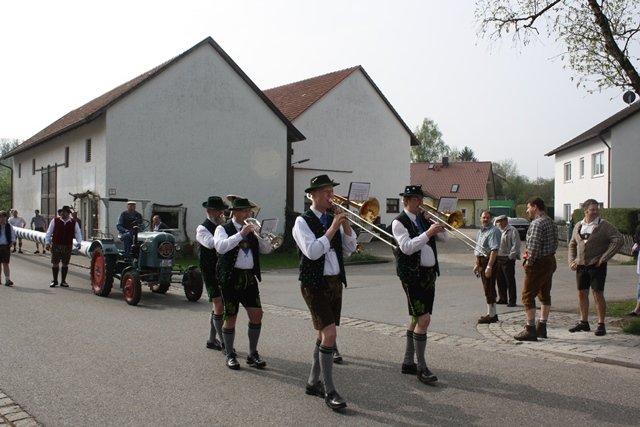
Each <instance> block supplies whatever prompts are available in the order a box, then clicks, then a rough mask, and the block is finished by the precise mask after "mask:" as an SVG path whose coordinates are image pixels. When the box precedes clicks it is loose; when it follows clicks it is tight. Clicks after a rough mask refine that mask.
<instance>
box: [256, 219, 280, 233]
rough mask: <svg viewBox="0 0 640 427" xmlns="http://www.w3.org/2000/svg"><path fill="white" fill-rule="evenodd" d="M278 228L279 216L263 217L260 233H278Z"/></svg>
mask: <svg viewBox="0 0 640 427" xmlns="http://www.w3.org/2000/svg"><path fill="white" fill-rule="evenodd" d="M277 228H278V218H269V219H263V220H262V224H260V234H268V233H272V234H276V229H277Z"/></svg>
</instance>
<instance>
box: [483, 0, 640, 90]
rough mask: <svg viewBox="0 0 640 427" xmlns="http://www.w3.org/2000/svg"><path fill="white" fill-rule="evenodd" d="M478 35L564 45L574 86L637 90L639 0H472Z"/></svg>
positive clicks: (527, 42) (566, 64) (565, 58)
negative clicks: (540, 39) (549, 40)
mask: <svg viewBox="0 0 640 427" xmlns="http://www.w3.org/2000/svg"><path fill="white" fill-rule="evenodd" d="M475 16H476V20H477V21H478V22H479V24H480V29H479V35H480V36H481V37H488V38H490V39H492V40H497V39H501V38H503V37H505V36H507V35H508V34H511V35H512V37H513V40H514V41H515V42H519V43H522V44H523V45H527V44H529V43H530V42H531V41H532V39H533V38H537V37H539V36H540V32H541V31H540V29H543V32H544V33H545V34H546V36H547V37H552V38H553V37H555V40H556V41H557V42H561V43H563V44H564V46H565V48H566V51H565V52H564V53H562V54H560V58H561V59H562V60H563V61H565V67H567V66H568V67H569V68H570V69H571V70H573V71H574V72H575V74H576V77H577V78H576V77H571V80H572V81H573V80H576V83H577V86H578V87H582V88H584V89H586V90H587V91H588V92H590V93H592V92H594V90H595V89H597V90H601V89H607V88H619V89H620V90H622V91H624V90H627V89H629V88H633V91H634V92H636V93H638V94H640V76H639V75H638V72H637V70H636V67H635V63H636V62H637V61H638V56H637V52H638V47H639V46H638V32H640V0H606V1H605V0H601V1H597V0H476V9H475Z"/></svg>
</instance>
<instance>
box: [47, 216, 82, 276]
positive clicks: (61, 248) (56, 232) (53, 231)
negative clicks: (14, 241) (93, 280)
mask: <svg viewBox="0 0 640 427" xmlns="http://www.w3.org/2000/svg"><path fill="white" fill-rule="evenodd" d="M74 236H75V239H76V248H78V249H79V248H80V242H81V241H82V233H81V232H80V226H79V225H78V223H77V222H76V220H74V219H73V218H72V217H71V208H70V207H69V206H63V207H62V209H60V216H57V217H55V218H53V219H52V220H51V222H50V223H49V228H48V229H47V235H46V236H45V243H46V246H45V248H46V250H48V251H51V271H52V273H53V280H52V281H51V284H50V285H49V287H50V288H55V287H56V286H58V271H59V270H60V269H59V266H60V263H62V281H61V282H60V286H61V287H63V288H68V287H69V285H68V284H67V281H66V280H67V272H68V271H69V260H70V259H71V250H72V248H73V238H74Z"/></svg>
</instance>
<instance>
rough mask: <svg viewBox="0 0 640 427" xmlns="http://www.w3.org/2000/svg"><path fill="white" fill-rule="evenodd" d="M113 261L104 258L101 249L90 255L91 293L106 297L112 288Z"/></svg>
mask: <svg viewBox="0 0 640 427" xmlns="http://www.w3.org/2000/svg"><path fill="white" fill-rule="evenodd" d="M113 273H114V271H113V260H112V259H111V258H110V257H109V258H107V257H105V255H104V253H103V252H102V249H96V250H95V251H93V253H92V254H91V270H90V275H91V288H92V289H93V293H94V294H96V295H98V296H101V297H108V296H109V293H110V292H111V287H112V286H113Z"/></svg>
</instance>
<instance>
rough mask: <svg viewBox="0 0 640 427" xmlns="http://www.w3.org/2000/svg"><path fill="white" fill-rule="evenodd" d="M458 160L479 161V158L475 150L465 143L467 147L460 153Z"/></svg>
mask: <svg viewBox="0 0 640 427" xmlns="http://www.w3.org/2000/svg"><path fill="white" fill-rule="evenodd" d="M458 160H460V161H461V162H477V161H478V159H477V158H476V155H475V154H474V152H473V150H472V149H471V148H469V147H467V146H466V145H465V147H464V148H463V149H462V151H460V154H458Z"/></svg>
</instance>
